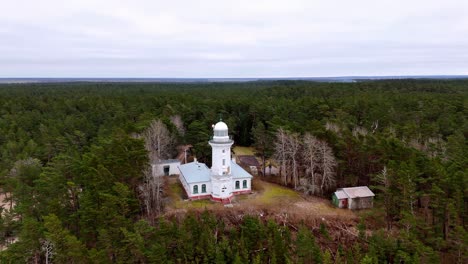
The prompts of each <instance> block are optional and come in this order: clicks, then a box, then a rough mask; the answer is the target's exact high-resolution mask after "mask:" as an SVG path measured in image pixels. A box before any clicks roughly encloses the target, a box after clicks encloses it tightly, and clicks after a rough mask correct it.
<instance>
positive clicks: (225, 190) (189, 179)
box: [179, 121, 252, 203]
mask: <svg viewBox="0 0 468 264" xmlns="http://www.w3.org/2000/svg"><path fill="white" fill-rule="evenodd" d="M213 132H214V136H213V138H212V140H210V141H209V142H208V143H209V144H210V145H211V149H212V166H211V169H210V168H208V166H206V165H205V164H204V163H200V162H197V161H194V162H191V163H187V164H184V165H180V166H179V170H180V175H179V178H180V182H181V183H182V185H183V186H184V189H185V192H186V193H187V196H188V197H189V198H190V199H192V200H194V199H202V198H211V199H212V200H215V201H219V202H223V203H225V202H230V201H231V198H232V197H233V196H234V195H236V194H241V193H250V192H251V180H252V175H250V174H249V173H248V172H247V171H245V170H244V169H243V168H242V167H241V166H239V165H237V164H236V162H234V161H233V160H231V146H232V144H233V143H234V141H233V140H232V139H231V138H230V137H229V135H228V127H227V125H226V124H225V123H224V122H222V121H220V122H218V123H216V125H215V126H214V128H213Z"/></svg>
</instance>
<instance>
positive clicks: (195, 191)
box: [193, 185, 198, 194]
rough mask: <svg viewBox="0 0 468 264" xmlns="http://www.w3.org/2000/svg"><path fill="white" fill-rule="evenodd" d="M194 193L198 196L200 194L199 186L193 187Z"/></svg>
mask: <svg viewBox="0 0 468 264" xmlns="http://www.w3.org/2000/svg"><path fill="white" fill-rule="evenodd" d="M193 193H194V194H197V193H198V185H194V186H193Z"/></svg>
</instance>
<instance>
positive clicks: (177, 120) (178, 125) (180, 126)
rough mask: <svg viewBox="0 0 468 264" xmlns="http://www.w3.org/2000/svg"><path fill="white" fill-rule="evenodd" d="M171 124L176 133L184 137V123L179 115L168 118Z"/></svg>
mask: <svg viewBox="0 0 468 264" xmlns="http://www.w3.org/2000/svg"><path fill="white" fill-rule="evenodd" d="M170 119H171V122H172V124H174V126H175V127H176V128H177V131H178V132H179V135H181V136H183V135H185V127H184V121H182V118H181V117H180V115H173V116H171V117H170Z"/></svg>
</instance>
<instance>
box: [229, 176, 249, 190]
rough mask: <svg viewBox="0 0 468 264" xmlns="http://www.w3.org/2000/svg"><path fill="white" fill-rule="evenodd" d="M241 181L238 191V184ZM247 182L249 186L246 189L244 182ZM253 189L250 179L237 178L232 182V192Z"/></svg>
mask: <svg viewBox="0 0 468 264" xmlns="http://www.w3.org/2000/svg"><path fill="white" fill-rule="evenodd" d="M237 181H239V189H236V182H237ZM244 181H246V183H247V186H246V187H245V188H244V184H243V182H244ZM251 189H252V183H251V179H250V178H236V179H233V180H232V191H233V192H234V193H239V192H245V191H250V190H251Z"/></svg>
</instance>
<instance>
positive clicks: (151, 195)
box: [138, 165, 164, 224]
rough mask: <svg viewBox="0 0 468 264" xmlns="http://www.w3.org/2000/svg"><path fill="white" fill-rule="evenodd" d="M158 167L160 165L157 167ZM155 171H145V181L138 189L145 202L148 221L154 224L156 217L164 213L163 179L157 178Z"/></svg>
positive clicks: (150, 169)
mask: <svg viewBox="0 0 468 264" xmlns="http://www.w3.org/2000/svg"><path fill="white" fill-rule="evenodd" d="M156 166H158V165H156ZM153 171H154V170H152V168H150V167H148V168H146V169H145V170H144V171H143V175H144V181H143V183H142V184H141V185H140V186H139V187H138V189H139V191H140V198H141V200H142V201H143V204H144V208H145V213H146V217H147V219H148V221H149V222H150V223H152V224H153V223H154V219H155V217H157V216H158V215H159V214H160V213H162V211H163V209H164V203H163V196H162V188H163V180H164V179H163V177H160V176H155V175H154V173H153Z"/></svg>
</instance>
